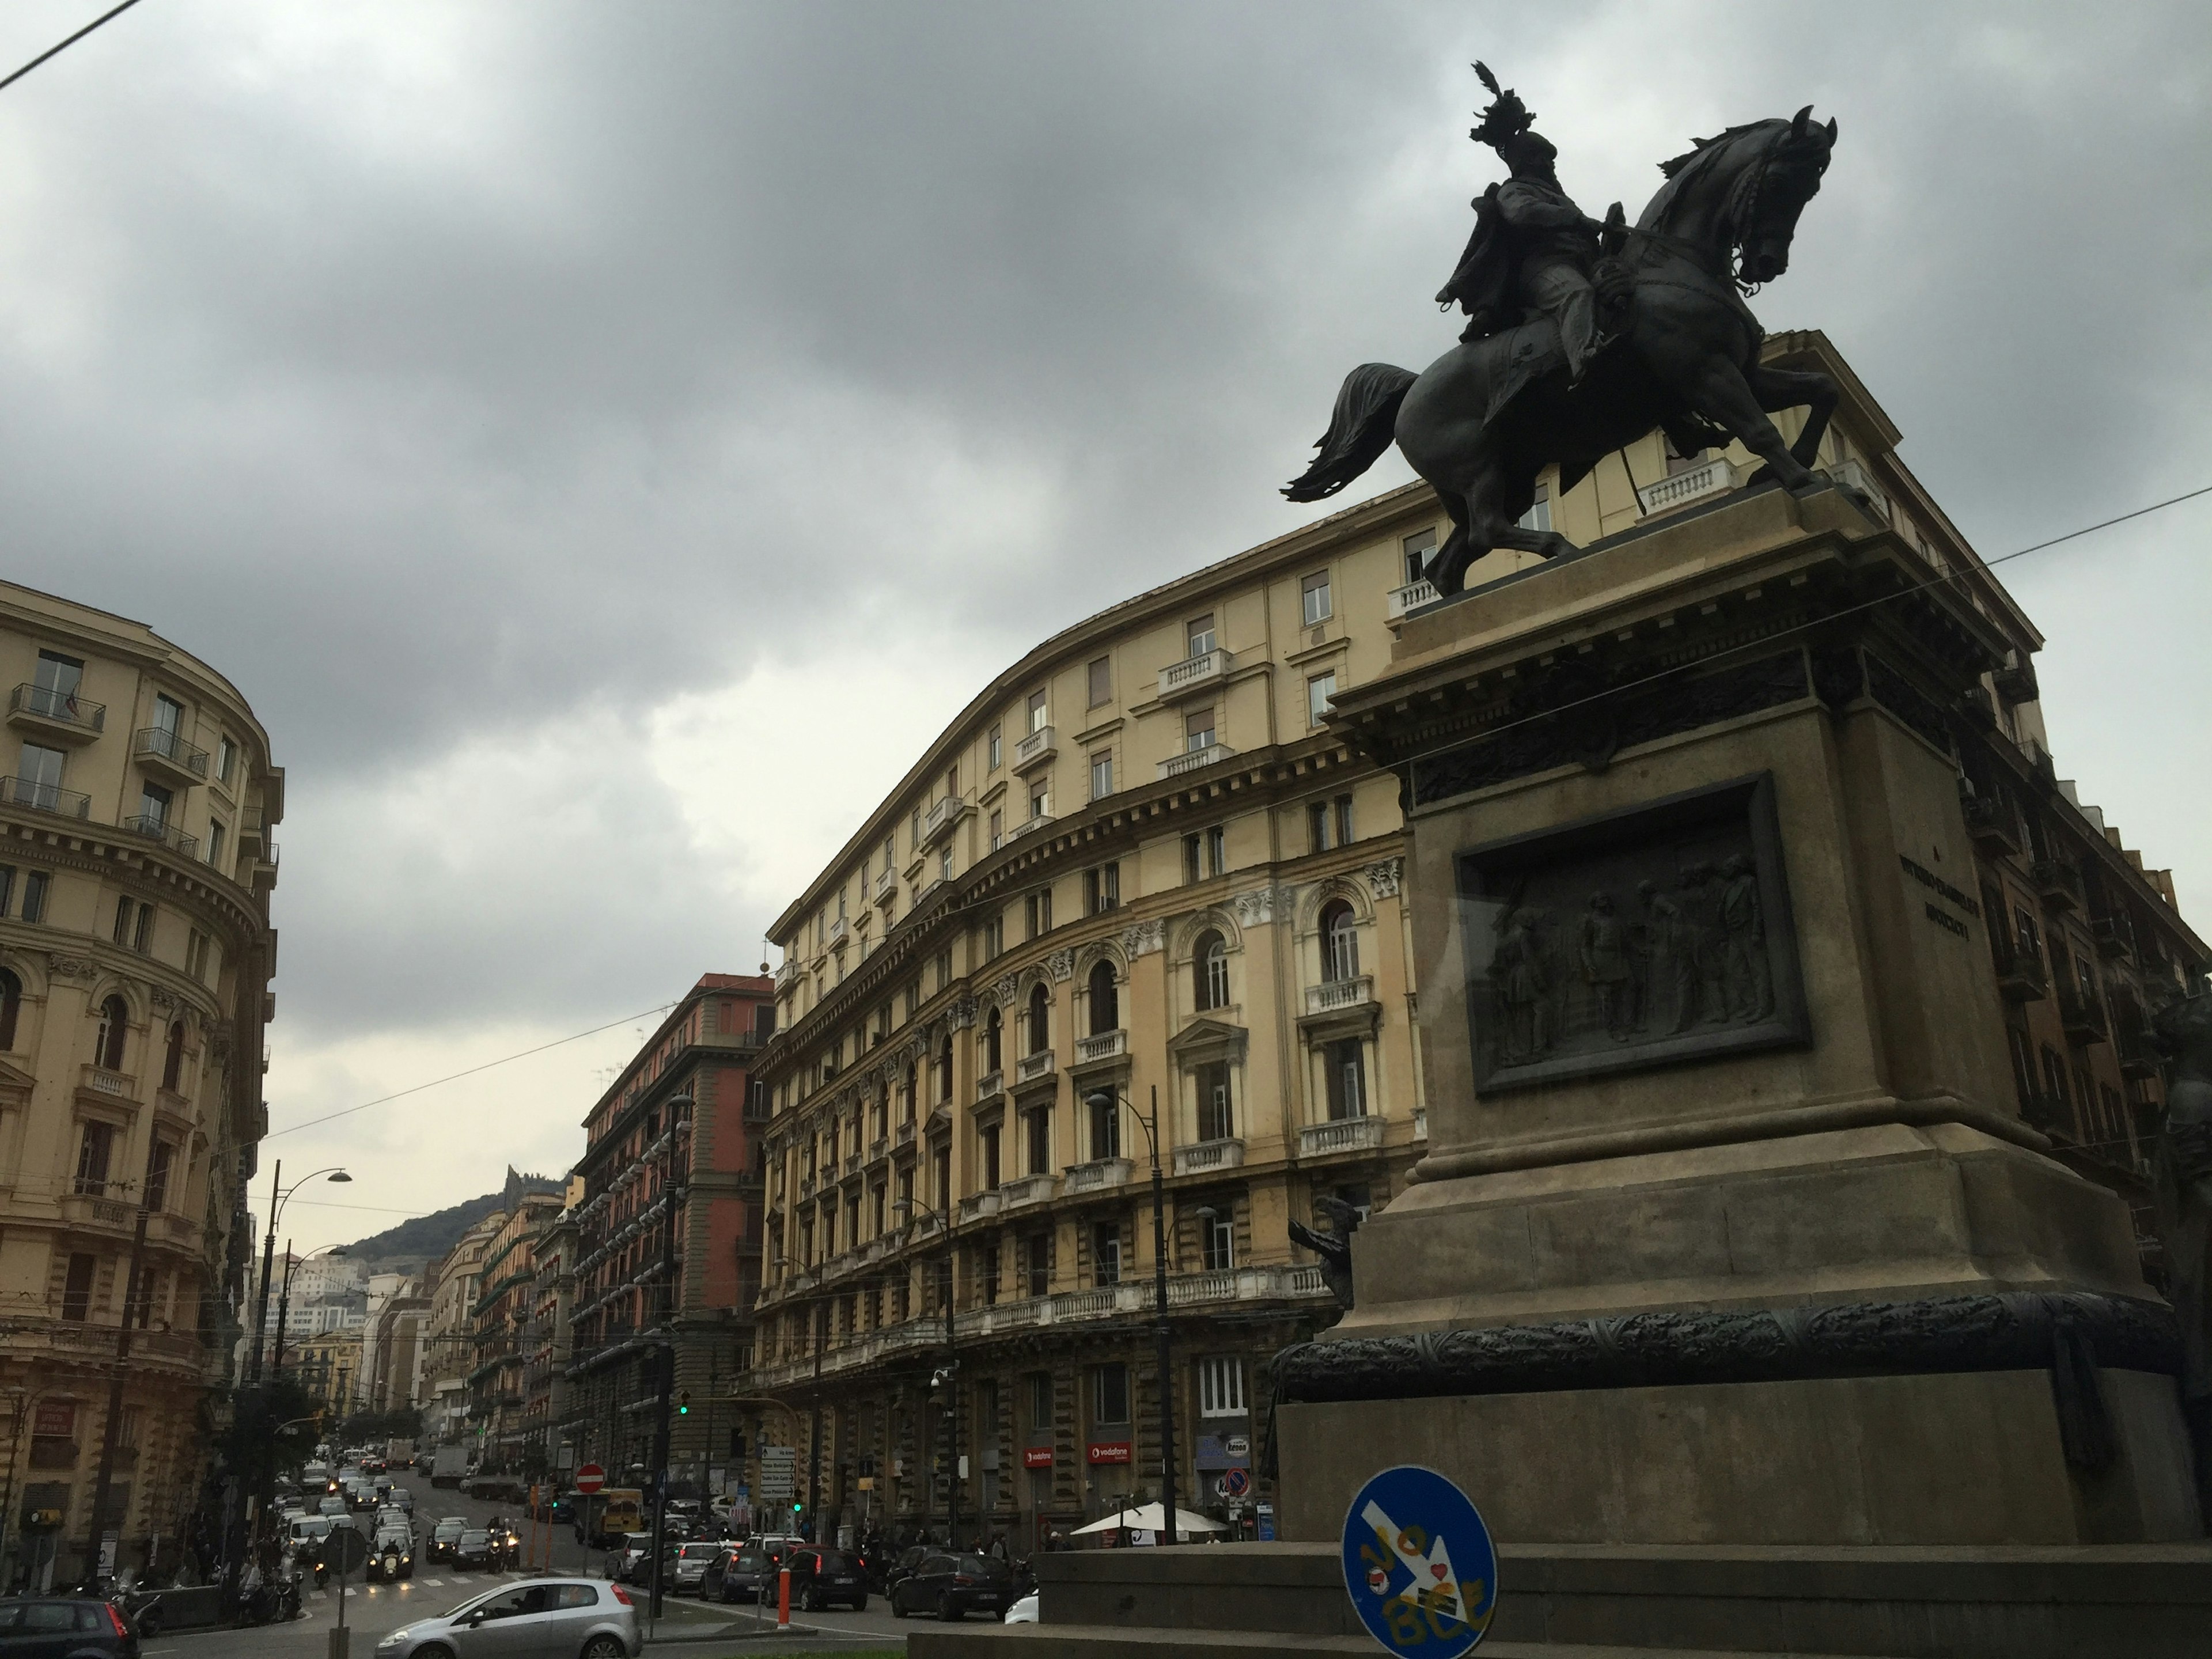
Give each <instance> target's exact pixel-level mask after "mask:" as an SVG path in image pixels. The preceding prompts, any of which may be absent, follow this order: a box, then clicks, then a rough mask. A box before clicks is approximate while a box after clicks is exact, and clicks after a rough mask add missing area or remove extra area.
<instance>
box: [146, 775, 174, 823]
mask: <svg viewBox="0 0 2212 1659" xmlns="http://www.w3.org/2000/svg"><path fill="white" fill-rule="evenodd" d="M173 799H174V797H173V796H172V795H171V794H170V793H169V792H168V791H167V790H166V789H164V788H162V787H161V785H159V784H157V783H144V784H141V785H139V787H138V816H139V817H141V818H142V819H143V820H144V823H143V828H145V829H166V828H167V826H168V822H169V804H170V802H171V801H172V800H173Z"/></svg>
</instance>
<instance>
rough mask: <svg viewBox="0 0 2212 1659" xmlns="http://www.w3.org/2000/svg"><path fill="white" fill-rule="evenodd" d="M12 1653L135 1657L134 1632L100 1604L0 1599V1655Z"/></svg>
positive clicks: (36, 1657) (39, 1658)
mask: <svg viewBox="0 0 2212 1659" xmlns="http://www.w3.org/2000/svg"><path fill="white" fill-rule="evenodd" d="M17 1654H20V1655H22V1656H23V1659H45V1656H46V1655H47V1654H57V1655H67V1656H68V1659H78V1656H80V1655H82V1656H86V1659H89V1656H91V1655H94V1654H98V1655H100V1656H102V1659H111V1656H112V1659H138V1633H137V1632H136V1631H134V1630H132V1629H131V1621H130V1620H127V1619H125V1617H124V1616H123V1614H122V1613H119V1612H118V1611H117V1610H116V1609H115V1608H114V1607H110V1606H109V1605H108V1604H107V1603H106V1602H105V1601H93V1600H91V1599H89V1598H79V1599H76V1600H63V1599H61V1598H58V1597H57V1598H53V1599H50V1600H41V1601H0V1655H8V1656H14V1655H17Z"/></svg>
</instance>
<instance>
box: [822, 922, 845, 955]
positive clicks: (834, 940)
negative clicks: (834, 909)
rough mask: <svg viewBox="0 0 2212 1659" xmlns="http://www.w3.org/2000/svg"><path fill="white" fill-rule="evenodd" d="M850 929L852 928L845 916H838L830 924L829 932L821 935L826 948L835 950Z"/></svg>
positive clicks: (843, 940)
mask: <svg viewBox="0 0 2212 1659" xmlns="http://www.w3.org/2000/svg"><path fill="white" fill-rule="evenodd" d="M851 931H852V929H851V927H849V926H848V924H847V922H846V921H845V918H844V917H842V916H839V917H838V918H837V919H836V921H832V922H831V923H830V924H829V933H826V934H825V935H823V938H824V940H825V941H826V945H827V948H829V949H830V950H835V949H836V947H837V946H839V945H842V944H843V943H844V942H845V936H846V935H847V934H848V933H850V932H851Z"/></svg>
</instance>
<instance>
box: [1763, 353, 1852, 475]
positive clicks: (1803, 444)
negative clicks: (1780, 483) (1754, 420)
mask: <svg viewBox="0 0 2212 1659" xmlns="http://www.w3.org/2000/svg"><path fill="white" fill-rule="evenodd" d="M1744 378H1745V380H1746V381H1747V383H1748V384H1749V386H1750V387H1751V395H1752V396H1753V397H1754V398H1758V399H1759V407H1760V408H1761V409H1763V410H1766V411H1767V413H1769V414H1772V413H1773V412H1774V411H1775V410H1778V409H1796V408H1799V407H1801V406H1802V407H1804V408H1806V409H1808V410H1811V411H1812V412H1811V413H1810V414H1808V416H1806V417H1805V429H1804V430H1803V431H1802V432H1801V433H1799V434H1798V435H1797V441H1796V443H1794V444H1792V445H1790V453H1791V454H1792V455H1795V456H1796V458H1797V459H1798V461H1799V463H1800V464H1801V465H1805V466H1810V465H1813V462H1814V459H1815V458H1816V457H1818V456H1819V454H1820V439H1821V437H1822V435H1824V434H1826V431H1827V429H1828V417H1829V416H1832V415H1833V414H1834V413H1835V412H1836V404H1837V401H1838V399H1839V398H1841V397H1842V395H1843V394H1842V393H1841V392H1838V390H1837V388H1836V383H1835V381H1834V380H1832V378H1830V377H1829V376H1828V375H1826V374H1821V373H1820V371H1819V370H1817V369H1808V368H1765V366H1763V365H1762V366H1761V367H1759V368H1754V369H1753V370H1752V371H1751V373H1750V374H1747V376H1745V377H1744Z"/></svg>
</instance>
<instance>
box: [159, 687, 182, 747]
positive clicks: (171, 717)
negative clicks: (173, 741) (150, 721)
mask: <svg viewBox="0 0 2212 1659" xmlns="http://www.w3.org/2000/svg"><path fill="white" fill-rule="evenodd" d="M154 729H155V731H157V732H167V733H168V734H169V735H170V736H171V737H174V736H176V734H177V733H178V732H181V731H183V730H184V729H185V706H184V704H182V703H180V702H178V701H177V700H176V699H175V698H174V697H172V696H164V695H163V694H161V693H160V692H156V693H155V696H154Z"/></svg>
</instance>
